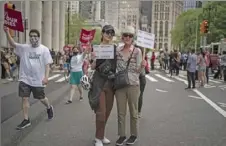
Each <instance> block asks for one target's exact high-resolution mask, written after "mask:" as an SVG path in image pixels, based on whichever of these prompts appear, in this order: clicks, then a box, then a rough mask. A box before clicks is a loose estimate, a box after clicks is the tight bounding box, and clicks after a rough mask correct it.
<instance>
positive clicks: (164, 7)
mask: <svg viewBox="0 0 226 146" xmlns="http://www.w3.org/2000/svg"><path fill="white" fill-rule="evenodd" d="M183 2H184V1H183V0H181V1H158V0H153V1H152V25H151V32H152V33H154V34H155V48H157V49H169V50H171V49H173V48H171V33H170V31H171V29H172V28H173V27H174V25H175V23H176V18H177V16H179V15H180V14H181V13H182V12H183V9H184V3H183Z"/></svg>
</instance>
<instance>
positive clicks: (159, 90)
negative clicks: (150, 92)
mask: <svg viewBox="0 0 226 146" xmlns="http://www.w3.org/2000/svg"><path fill="white" fill-rule="evenodd" d="M155 90H156V91H158V92H168V91H165V90H160V89H155Z"/></svg>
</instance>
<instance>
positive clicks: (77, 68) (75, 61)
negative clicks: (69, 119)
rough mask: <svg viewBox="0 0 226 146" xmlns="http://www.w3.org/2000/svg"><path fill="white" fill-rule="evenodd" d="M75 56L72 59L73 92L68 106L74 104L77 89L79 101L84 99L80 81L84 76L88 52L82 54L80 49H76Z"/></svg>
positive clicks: (74, 49) (74, 50) (71, 81)
mask: <svg viewBox="0 0 226 146" xmlns="http://www.w3.org/2000/svg"><path fill="white" fill-rule="evenodd" d="M72 51H73V55H72V56H71V57H70V61H69V62H70V68H71V69H70V84H71V91H70V96H69V99H68V101H67V102H66V103H67V104H70V103H72V99H73V96H74V93H75V89H76V87H77V88H78V91H79V100H80V101H81V100H82V99H83V90H82V87H81V84H80V79H81V78H82V76H83V62H84V60H85V56H86V54H87V53H88V51H87V50H85V51H84V52H83V53H81V52H80V51H79V50H78V48H76V47H74V48H73V49H72Z"/></svg>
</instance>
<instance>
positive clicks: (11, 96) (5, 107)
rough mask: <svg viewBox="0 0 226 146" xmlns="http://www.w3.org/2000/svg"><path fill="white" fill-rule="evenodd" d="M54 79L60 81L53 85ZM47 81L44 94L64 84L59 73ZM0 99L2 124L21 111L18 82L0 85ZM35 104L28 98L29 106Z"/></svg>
mask: <svg viewBox="0 0 226 146" xmlns="http://www.w3.org/2000/svg"><path fill="white" fill-rule="evenodd" d="M60 76H62V77H60ZM56 77H60V78H59V79H60V80H61V81H60V82H58V83H55V82H54V80H53V79H55V78H56ZM49 79H50V83H49V85H48V86H47V87H46V94H49V93H51V92H52V91H53V90H57V89H58V88H60V87H61V86H62V85H64V84H65V83H66V82H65V81H64V80H65V79H64V77H63V74H60V73H59V74H55V73H53V74H52V75H51V77H50V78H49ZM0 97H1V123H2V122H4V121H5V120H7V119H9V118H10V117H12V116H13V115H15V114H16V113H18V112H19V111H20V110H21V99H20V98H19V97H18V82H17V81H13V82H12V81H11V82H9V81H8V82H7V83H2V84H0ZM35 102H37V100H34V99H33V98H30V103H31V104H34V103H35ZM12 105H13V106H12ZM9 107H10V108H9Z"/></svg>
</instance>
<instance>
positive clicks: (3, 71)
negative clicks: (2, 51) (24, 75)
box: [1, 64, 6, 79]
mask: <svg viewBox="0 0 226 146" xmlns="http://www.w3.org/2000/svg"><path fill="white" fill-rule="evenodd" d="M1 68H2V72H1V79H5V78H6V70H5V67H4V65H3V64H1Z"/></svg>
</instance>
